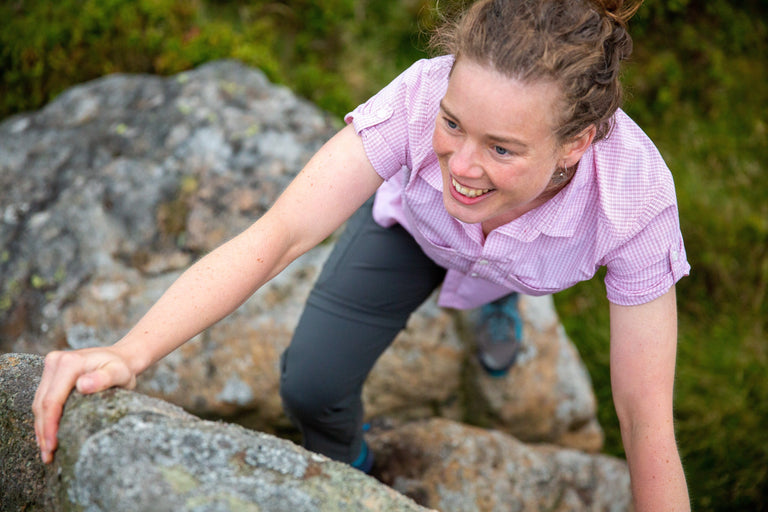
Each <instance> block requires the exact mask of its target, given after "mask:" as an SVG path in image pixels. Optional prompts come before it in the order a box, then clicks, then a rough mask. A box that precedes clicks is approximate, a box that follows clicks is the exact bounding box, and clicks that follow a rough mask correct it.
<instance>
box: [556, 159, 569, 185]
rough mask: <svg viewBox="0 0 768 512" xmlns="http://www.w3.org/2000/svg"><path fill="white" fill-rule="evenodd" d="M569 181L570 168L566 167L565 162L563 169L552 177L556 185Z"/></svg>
mask: <svg viewBox="0 0 768 512" xmlns="http://www.w3.org/2000/svg"><path fill="white" fill-rule="evenodd" d="M567 179H568V166H567V165H565V162H563V167H561V168H560V169H558V170H557V171H555V174H554V175H552V181H554V182H555V183H562V182H564V181H565V180H567Z"/></svg>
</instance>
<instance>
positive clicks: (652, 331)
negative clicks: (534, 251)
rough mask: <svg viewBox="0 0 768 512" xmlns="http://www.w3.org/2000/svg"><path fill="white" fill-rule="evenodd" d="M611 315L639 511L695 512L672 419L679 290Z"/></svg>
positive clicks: (618, 398)
mask: <svg viewBox="0 0 768 512" xmlns="http://www.w3.org/2000/svg"><path fill="white" fill-rule="evenodd" d="M610 312H611V387H612V391H613V400H614V405H615V406H616V412H617V414H618V416H619V422H620V425H621V437H622V440H623V442H624V449H625V451H626V453H627V462H628V463H629V472H630V477H631V480H632V495H633V498H634V504H635V510H637V511H638V512H643V511H654V512H658V511H689V510H690V502H689V498H688V489H687V487H686V483H685V474H684V473H683V466H682V463H681V461H680V455H679V454H678V451H677V445H676V443H675V431H674V421H673V416H672V399H673V387H674V379H675V359H676V351H677V305H676V302H675V288H674V286H673V287H672V288H671V289H670V290H669V291H668V292H667V293H666V294H665V295H663V296H661V297H659V298H658V299H656V300H654V301H652V302H649V303H647V304H643V305H640V306H617V305H615V304H611V306H610Z"/></svg>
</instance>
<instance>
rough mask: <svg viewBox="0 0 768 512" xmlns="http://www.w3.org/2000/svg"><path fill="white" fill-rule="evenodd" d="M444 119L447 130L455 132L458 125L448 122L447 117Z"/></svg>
mask: <svg viewBox="0 0 768 512" xmlns="http://www.w3.org/2000/svg"><path fill="white" fill-rule="evenodd" d="M444 119H445V125H446V126H447V127H448V128H449V129H451V130H455V129H457V128H458V127H459V125H458V124H457V123H456V122H455V121H451V120H450V119H448V118H447V117H446V118H444Z"/></svg>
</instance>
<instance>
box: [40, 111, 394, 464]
mask: <svg viewBox="0 0 768 512" xmlns="http://www.w3.org/2000/svg"><path fill="white" fill-rule="evenodd" d="M381 181H382V180H381V178H380V177H379V175H378V174H377V173H376V172H375V171H374V169H373V167H372V166H371V164H370V162H369V161H368V158H367V156H366V154H365V151H364V149H363V145H362V141H361V140H360V138H359V137H358V136H357V134H356V133H355V132H354V129H353V128H352V127H351V126H347V127H346V128H344V129H342V130H341V131H340V132H339V133H338V134H336V135H335V136H334V137H333V138H332V139H331V140H330V141H328V143H326V144H325V145H324V146H323V147H322V148H321V149H320V151H318V153H317V154H316V155H315V156H314V157H313V158H312V160H310V162H309V163H308V164H307V165H306V167H305V168H304V169H303V170H302V171H301V172H300V173H299V175H298V176H297V177H296V178H295V179H294V180H293V182H292V183H291V184H290V185H289V186H288V188H286V190H285V191H284V192H283V193H282V194H281V196H280V197H279V198H278V199H277V201H276V202H275V204H274V205H273V206H272V208H270V210H269V211H268V212H267V213H265V214H264V215H263V216H262V217H261V218H260V219H259V220H258V221H256V222H255V223H254V224H253V225H251V226H250V227H249V228H248V229H246V230H245V231H243V232H242V233H240V234H239V235H237V236H236V237H235V238H233V239H232V240H230V241H228V242H226V243H225V244H223V245H221V246H220V247H218V248H217V249H215V250H214V251H212V252H211V253H209V254H208V255H206V256H205V257H203V258H202V259H200V260H199V261H198V262H197V263H195V264H194V265H192V266H191V267H190V268H189V269H188V270H187V271H186V272H184V273H183V274H182V275H181V276H180V277H179V278H178V279H177V280H176V282H174V283H173V285H171V286H170V287H169V288H168V290H167V291H166V292H165V293H164V294H163V296H162V297H161V298H160V299H159V300H158V301H157V302H156V303H155V304H154V305H153V306H152V308H150V310H149V311H148V312H147V313H146V314H145V315H144V317H143V318H142V319H141V320H139V322H138V323H137V324H136V325H135V326H134V327H133V329H131V330H130V331H129V332H128V333H127V334H126V335H125V336H124V337H123V338H122V339H121V340H119V341H118V342H117V343H115V344H114V345H113V346H111V347H107V348H93V349H84V350H77V351H67V352H52V353H50V354H48V356H46V360H45V369H44V371H43V376H42V379H41V381H40V385H39V387H38V390H37V393H36V395H35V400H34V403H33V411H34V414H35V435H36V437H37V442H38V445H39V446H40V451H41V456H42V459H43V461H45V462H50V461H51V460H52V456H53V455H52V454H53V451H54V450H55V449H56V445H57V440H56V434H57V431H58V423H59V419H60V417H61V413H62V409H63V407H64V403H65V402H66V400H67V397H68V396H69V394H70V392H71V391H72V389H73V388H74V387H77V389H78V391H80V392H82V393H94V392H96V391H101V390H103V389H107V388H109V387H112V386H122V387H127V388H132V387H133V386H134V385H135V383H136V376H137V375H138V374H139V373H141V372H142V371H144V370H145V369H146V368H147V367H148V366H150V365H151V364H152V363H154V362H156V361H157V360H159V359H161V358H162V357H164V356H165V355H167V354H168V353H170V352H171V351H173V350H174V349H176V348H177V347H179V346H180V345H181V344H183V343H184V342H185V341H187V340H189V339H190V338H192V337H193V336H195V335H196V334H198V333H199V332H201V331H203V330H204V329H206V328H207V327H209V326H211V325H212V324H214V323H215V322H217V321H218V320H220V319H222V318H223V317H225V316H227V315H228V314H229V313H231V312H232V311H234V310H235V309H236V308H237V307H238V306H240V305H241V304H242V303H243V302H244V301H245V300H246V299H247V298H248V297H250V296H251V295H252V294H253V293H254V292H255V291H256V290H257V289H258V288H259V287H260V286H262V285H263V284H264V283H266V282H267V281H269V280H270V279H271V278H272V277H274V276H275V275H277V274H278V273H279V272H280V271H281V270H283V269H284V268H285V267H286V266H287V265H288V264H289V263H290V262H292V261H293V260H294V259H296V258H297V257H298V256H300V255H301V254H303V253H304V252H306V251H307V250H309V249H310V248H312V247H314V246H315V245H317V244H318V243H319V242H321V241H322V240H323V239H325V238H326V237H327V236H329V235H330V234H331V233H332V232H333V231H334V230H335V229H336V228H338V227H339V226H340V225H341V224H342V223H343V222H344V221H345V220H346V219H347V218H349V216H350V215H352V213H353V212H354V211H355V210H356V209H357V208H358V207H359V206H360V205H362V204H363V203H364V202H365V200H366V199H368V198H369V197H370V196H371V195H372V194H373V193H374V191H375V190H376V188H377V187H378V186H379V185H380V184H381Z"/></svg>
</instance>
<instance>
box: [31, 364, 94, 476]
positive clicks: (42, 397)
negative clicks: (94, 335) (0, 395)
mask: <svg viewBox="0 0 768 512" xmlns="http://www.w3.org/2000/svg"><path fill="white" fill-rule="evenodd" d="M82 364H83V362H82V358H81V357H79V356H78V355H76V354H73V353H71V352H55V353H51V354H49V355H48V356H47V357H46V359H45V367H44V370H43V376H42V378H41V379H40V385H39V386H38V389H37V392H36V393H35V399H34V402H33V404H32V409H33V412H34V414H35V435H36V437H37V440H38V443H39V446H40V452H41V457H42V459H43V461H44V462H50V461H51V460H52V458H53V451H54V450H55V449H56V445H57V439H56V434H57V432H58V425H59V420H60V418H61V413H62V410H63V409H64V403H65V402H66V400H67V397H68V396H69V393H70V392H71V391H72V389H73V388H74V385H75V381H76V379H77V376H78V375H79V374H80V373H82Z"/></svg>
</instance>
